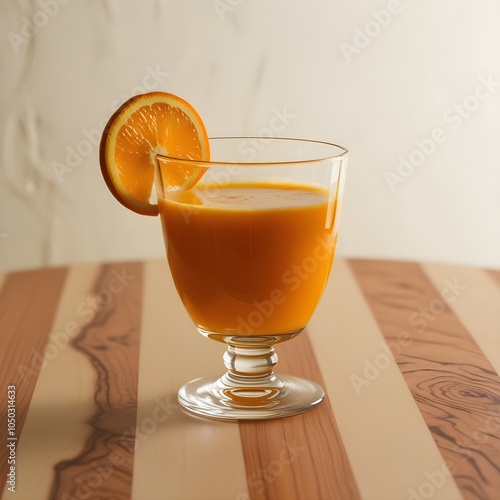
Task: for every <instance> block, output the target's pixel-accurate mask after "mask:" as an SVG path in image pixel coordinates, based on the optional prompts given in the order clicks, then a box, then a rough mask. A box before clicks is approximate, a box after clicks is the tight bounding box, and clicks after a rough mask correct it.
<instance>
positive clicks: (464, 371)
mask: <svg viewBox="0 0 500 500" xmlns="http://www.w3.org/2000/svg"><path fill="white" fill-rule="evenodd" d="M223 351H224V346H222V345H221V344H218V343H216V342H213V341H210V340H207V339H205V338H203V337H202V336H201V335H199V334H198V333H196V331H195V328H194V326H193V325H192V324H191V322H190V320H189V318H188V317H187V314H186V313H185V312H184V309H183V308H182V305H181V303H180V300H179V298H178V297H177V295H176V293H175V289H174V286H173V284H172V281H171V278H170V275H169V272H168V268H167V265H166V261H165V262H164V261H148V262H132V263H115V264H109V265H85V266H74V267H70V268H54V269H42V270H33V271H25V272H13V273H9V274H5V275H3V276H0V383H1V387H0V400H1V401H0V403H1V413H0V416H1V419H0V420H1V421H0V426H1V430H0V435H1V441H2V446H1V448H0V470H1V476H2V477H3V478H6V477H7V482H6V483H5V485H4V486H3V494H2V497H1V498H2V499H10V498H13V499H16V500H21V499H26V500H37V499H57V500H74V499H87V498H91V499H102V500H104V499H107V500H112V499H115V500H121V499H130V498H132V499H134V500H153V499H172V500H182V499H196V500H202V499H214V500H224V499H231V500H245V499H283V500H294V499H297V500H314V499H339V500H349V499H358V498H362V499H366V500H391V499H395V500H401V499H410V500H420V499H433V500H438V499H446V500H451V499H459V498H465V499H499V498H500V378H499V374H500V271H492V270H485V269H475V268H467V267H459V266H452V265H434V264H432V265H431V264H418V263H409V262H387V261H374V260H342V259H338V260H337V261H336V262H335V264H334V269H333V272H332V276H331V278H330V282H329V285H328V287H327V289H326V291H325V294H324V296H323V299H322V301H321V303H320V306H319V307H318V310H317V312H316V314H315V316H314V318H313V320H312V321H311V323H310V325H309V327H308V329H307V330H306V331H305V332H304V333H303V334H302V335H300V336H299V337H298V338H296V339H294V340H292V341H290V342H287V343H284V344H282V345H280V346H278V348H277V351H278V353H279V362H278V369H277V372H282V373H291V374H296V375H301V376H305V377H309V378H310V379H312V380H314V381H316V382H318V383H320V384H322V385H323V387H324V388H325V390H326V392H327V398H326V399H325V401H324V402H323V403H322V404H320V405H319V406H318V407H316V408H315V409H314V410H312V411H310V412H308V413H305V414H302V415H298V416H294V417H289V418H285V419H279V420H273V421H267V422H258V421H256V422H244V423H243V422H240V423H222V422H216V421H210V420H204V419H198V418H194V417H192V416H190V415H188V414H186V413H185V412H184V411H183V410H181V409H180V407H179V405H178V403H177V400H176V392H177V389H178V387H179V386H180V385H181V384H183V383H184V382H186V381H188V380H191V379H194V378H197V377H200V376H204V375H215V374H219V373H222V371H223V364H222V354H223ZM8 406H9V411H8V412H7V407H8ZM13 461H15V462H13ZM9 462H11V463H9ZM11 467H14V469H11ZM9 473H10V474H11V475H10V476H6V475H7V474H9ZM9 479H10V480H11V482H10V483H9ZM9 487H10V488H11V490H12V489H15V494H14V493H13V492H12V491H9Z"/></svg>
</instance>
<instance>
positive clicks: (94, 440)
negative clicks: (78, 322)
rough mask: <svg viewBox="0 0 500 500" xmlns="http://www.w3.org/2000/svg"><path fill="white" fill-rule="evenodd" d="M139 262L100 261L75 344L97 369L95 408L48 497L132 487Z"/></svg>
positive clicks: (107, 494) (116, 493)
mask: <svg viewBox="0 0 500 500" xmlns="http://www.w3.org/2000/svg"><path fill="white" fill-rule="evenodd" d="M142 289H143V266H142V264H139V263H127V264H116V265H108V266H103V268H102V272H101V273H100V275H99V277H98V279H97V281H96V283H95V286H94V290H93V293H94V298H95V300H96V301H97V302H98V305H100V307H97V308H96V309H97V313H96V315H95V317H94V318H93V320H92V321H90V322H89V323H88V324H87V325H85V327H84V328H82V331H81V332H80V334H79V335H78V336H77V337H75V339H74V340H73V343H72V345H73V347H74V348H75V349H77V350H79V351H80V352H81V353H83V354H84V355H85V356H86V357H87V358H88V360H89V362H90V363H91V366H92V367H93V369H94V370H95V374H96V385H95V396H94V399H95V405H96V411H95V414H94V415H93V417H92V418H91V419H90V420H89V422H88V425H89V435H88V437H87V439H86V441H85V443H84V445H83V447H82V451H81V453H80V454H78V455H77V456H75V457H73V458H71V459H69V460H66V461H63V462H60V463H58V464H56V465H55V467H54V480H53V484H52V490H51V494H50V498H51V499H54V500H59V499H61V498H65V499H68V500H69V499H73V498H113V499H116V500H119V499H124V500H125V499H127V500H128V499H129V498H130V496H131V491H132V471H133V463H134V446H135V425H136V410H137V390H138V364H139V336H140V326H141V312H142Z"/></svg>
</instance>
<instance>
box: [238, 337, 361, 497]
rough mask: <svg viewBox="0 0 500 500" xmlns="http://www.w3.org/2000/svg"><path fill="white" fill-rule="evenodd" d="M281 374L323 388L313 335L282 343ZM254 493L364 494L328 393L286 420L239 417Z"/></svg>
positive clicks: (280, 349)
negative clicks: (312, 343)
mask: <svg viewBox="0 0 500 500" xmlns="http://www.w3.org/2000/svg"><path fill="white" fill-rule="evenodd" d="M277 352H278V353H279V362H278V365H277V368H278V369H277V373H278V374H279V373H290V374H293V375H297V376H300V377H305V378H307V379H309V380H312V381H314V382H316V383H318V384H320V385H321V386H322V387H324V381H323V377H322V375H321V370H320V368H319V366H318V363H317V361H316V358H315V355H314V352H313V350H312V348H311V344H310V342H309V338H308V335H307V334H306V333H305V332H304V333H302V334H301V335H299V337H297V338H295V339H293V340H291V341H289V342H285V343H284V344H281V345H279V346H278V348H277ZM239 427H240V434H241V442H242V447H243V453H244V456H245V464H246V471H247V479H248V489H249V492H250V498H252V499H253V500H261V499H262V500H263V499H275V498H276V499H279V498H286V499H287V500H301V499H303V498H307V499H310V500H315V499H323V498H325V499H326V498H328V499H331V500H335V499H339V500H346V499H357V498H360V494H359V491H358V487H357V484H356V481H355V479H354V474H353V471H352V468H351V464H350V462H349V459H348V457H347V454H346V451H345V448H344V444H343V442H342V438H341V435H340V432H339V429H338V427H337V423H336V421H335V417H334V415H333V411H332V407H331V405H330V402H329V400H328V396H327V397H326V398H325V401H323V403H322V404H320V405H319V406H318V407H316V408H314V409H313V410H311V411H309V412H306V413H303V414H300V415H297V416H294V417H289V418H285V419H278V420H270V421H260V422H259V421H250V422H240V423H239Z"/></svg>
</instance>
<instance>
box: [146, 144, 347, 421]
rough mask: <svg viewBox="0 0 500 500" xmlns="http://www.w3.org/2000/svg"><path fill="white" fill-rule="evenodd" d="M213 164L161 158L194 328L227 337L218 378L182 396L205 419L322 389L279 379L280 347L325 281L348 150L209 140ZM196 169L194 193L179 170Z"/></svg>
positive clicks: (300, 398) (177, 279)
mask: <svg viewBox="0 0 500 500" xmlns="http://www.w3.org/2000/svg"><path fill="white" fill-rule="evenodd" d="M210 151H211V159H210V161H198V160H187V159H186V160H183V159H179V158H173V157H168V156H162V155H156V180H155V182H156V190H157V195H158V206H159V210H160V216H161V221H162V227H163V234H164V239H165V245H166V250H167V258H168V263H169V266H170V270H171V274H172V277H173V280H174V283H175V286H176V288H177V291H178V293H179V296H180V298H181V300H182V302H183V304H184V306H185V308H186V310H187V312H188V314H189V316H190V317H191V319H192V320H193V322H194V324H195V325H196V328H197V329H198V332H200V333H201V334H202V335H204V336H205V337H207V338H209V339H213V340H216V341H219V342H222V343H225V344H226V345H227V351H226V352H225V353H224V356H223V360H224V365H225V366H226V368H227V372H226V373H225V374H224V375H222V376H221V377H215V378H201V379H197V380H193V381H191V382H188V383H187V384H186V385H184V386H183V387H181V389H180V390H179V393H178V398H179V402H180V403H181V404H182V406H183V407H185V408H186V409H187V410H189V411H191V412H194V413H196V414H199V415H203V416H208V417H214V418H220V419H226V420H238V419H268V418H276V417H284V416H289V415H294V414H297V413H301V412H303V411H306V410H309V409H311V408H313V407H314V406H315V405H317V404H318V403H320V402H321V401H322V399H323V397H324V391H323V389H322V388H321V387H320V386H319V385H317V384H315V383H313V382H311V381H308V380H304V379H302V378H298V377H294V376H290V375H286V376H285V375H277V374H275V373H274V367H275V365H276V363H277V359H278V358H277V354H276V352H275V349H274V345H275V344H277V343H280V342H284V341H287V340H290V339H293V338H294V337H295V336H297V335H299V334H300V333H301V332H302V331H303V330H304V328H305V327H306V325H307V323H308V321H309V319H310V318H311V316H312V314H313V312H314V310H315V308H316V306H317V304H318V302H319V300H320V298H321V295H322V292H323V290H324V288H325V285H326V283H327V280H328V276H329V273H330V268H331V266H332V262H333V258H334V253H335V245H336V241H337V231H338V218H339V209H340V204H341V200H342V191H343V187H344V178H345V171H346V166H347V154H348V153H347V150H346V149H345V148H343V147H341V146H338V145H335V144H330V143H326V142H321V141H311V140H303V139H285V138H270V137H267V138H264V137H222V138H213V139H210ZM179 165H181V166H182V167H184V168H191V169H199V172H200V175H201V178H200V180H199V181H198V182H197V183H196V184H195V186H194V187H191V188H190V189H182V188H178V187H175V188H172V187H169V185H171V184H172V183H171V182H168V181H167V179H170V178H171V175H175V169H178V168H179Z"/></svg>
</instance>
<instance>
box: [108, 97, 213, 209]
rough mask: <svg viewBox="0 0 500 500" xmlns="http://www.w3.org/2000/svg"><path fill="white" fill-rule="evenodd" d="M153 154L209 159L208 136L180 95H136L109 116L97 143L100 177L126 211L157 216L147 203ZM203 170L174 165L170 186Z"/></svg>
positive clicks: (184, 184) (183, 184) (191, 181)
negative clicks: (98, 143)
mask: <svg viewBox="0 0 500 500" xmlns="http://www.w3.org/2000/svg"><path fill="white" fill-rule="evenodd" d="M155 154H164V155H168V156H170V157H174V158H183V159H191V160H208V159H209V154H210V153H209V145H208V137H207V133H206V130H205V126H204V125H203V122H202V120H201V118H200V116H199V115H198V113H197V112H196V110H195V109H194V108H193V107H192V106H191V105H190V104H189V103H188V102H186V101H185V100H184V99H181V98H180V97H177V96H175V95H172V94H168V93H166V92H150V93H148V94H142V95H137V96H134V97H132V98H130V99H129V100H128V101H127V102H125V103H124V104H123V105H122V106H121V107H120V108H119V109H118V110H117V111H116V112H115V113H114V114H113V116H111V118H110V119H109V121H108V123H107V124H106V127H105V128H104V131H103V134H102V138H101V144H100V148H99V161H100V164H101V171H102V175H103V176H104V180H105V181H106V184H107V186H108V188H109V190H110V191H111V192H112V193H113V195H114V196H115V198H116V199H117V200H118V201H119V202H120V203H122V204H123V205H125V206H126V207H127V208H129V209H130V210H133V211H134V212H137V213H139V214H143V215H158V204H157V203H155V202H151V195H152V190H153V184H154V177H155V173H154V172H155ZM203 172H204V169H203V168H201V167H199V166H195V165H193V166H191V165H187V164H185V163H182V164H178V168H177V169H176V172H175V175H174V176H172V178H171V179H170V178H169V182H170V183H174V184H175V185H174V186H173V187H176V188H180V189H189V188H190V187H192V186H194V185H195V184H196V182H197V181H198V180H199V179H200V177H201V176H202V175H203Z"/></svg>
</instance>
